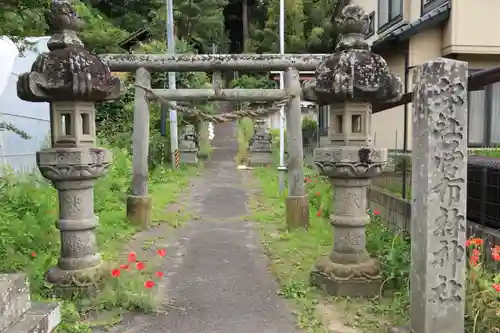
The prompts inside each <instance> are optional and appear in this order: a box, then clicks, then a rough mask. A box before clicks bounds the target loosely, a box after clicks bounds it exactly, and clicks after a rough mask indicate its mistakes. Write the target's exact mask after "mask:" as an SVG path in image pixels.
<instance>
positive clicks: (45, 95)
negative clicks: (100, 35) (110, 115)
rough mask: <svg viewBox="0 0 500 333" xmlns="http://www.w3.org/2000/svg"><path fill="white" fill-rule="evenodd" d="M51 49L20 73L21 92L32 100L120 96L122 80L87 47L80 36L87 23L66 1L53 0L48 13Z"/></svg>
mask: <svg viewBox="0 0 500 333" xmlns="http://www.w3.org/2000/svg"><path fill="white" fill-rule="evenodd" d="M46 20H47V24H48V25H49V27H50V29H51V31H52V37H51V38H50V40H49V41H48V43H47V46H48V48H49V50H50V52H48V53H44V54H40V55H39V56H38V58H37V59H36V61H35V62H34V63H33V66H32V67H31V72H29V73H24V74H22V75H21V76H19V79H18V81H17V95H18V96H19V98H20V99H22V100H25V101H29V102H61V101H80V102H99V101H104V100H109V99H115V98H117V97H119V96H120V93H121V82H120V79H118V78H116V77H114V76H112V75H111V71H110V69H109V67H108V66H107V65H106V64H105V63H103V62H102V60H101V59H100V58H99V57H98V56H96V55H93V54H91V53H90V52H89V51H87V50H86V49H85V48H84V45H83V43H82V41H81V40H80V39H79V38H78V36H77V35H76V33H77V31H79V30H80V29H81V28H82V26H83V24H82V21H81V20H80V19H79V18H78V17H77V15H76V12H75V10H74V8H73V7H72V5H71V4H70V3H69V2H68V1H66V0H59V1H58V0H53V1H52V6H51V10H50V12H49V13H48V14H47V15H46Z"/></svg>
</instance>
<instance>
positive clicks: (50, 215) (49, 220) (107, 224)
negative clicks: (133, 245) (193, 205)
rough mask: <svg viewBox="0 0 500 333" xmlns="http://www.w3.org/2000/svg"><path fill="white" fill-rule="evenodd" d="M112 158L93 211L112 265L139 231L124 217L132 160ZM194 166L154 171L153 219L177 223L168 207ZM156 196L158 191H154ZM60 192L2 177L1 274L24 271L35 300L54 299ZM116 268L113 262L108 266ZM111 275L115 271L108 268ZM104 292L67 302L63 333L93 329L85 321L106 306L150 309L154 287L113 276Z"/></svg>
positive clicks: (122, 154) (123, 155)
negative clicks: (49, 277)
mask: <svg viewBox="0 0 500 333" xmlns="http://www.w3.org/2000/svg"><path fill="white" fill-rule="evenodd" d="M113 152H114V162H113V165H112V167H111V169H110V170H109V172H108V174H107V175H106V176H105V177H104V178H103V179H101V180H99V181H98V182H97V183H96V187H95V195H94V198H95V213H96V215H97V216H99V222H100V224H99V227H98V229H97V237H98V244H99V247H100V251H101V255H102V256H103V259H105V260H106V261H107V262H108V263H110V264H111V265H112V263H113V262H115V261H117V260H119V256H120V253H121V252H122V251H123V249H124V248H123V247H124V245H125V243H126V242H127V241H128V240H129V238H130V237H131V236H132V235H133V234H134V233H135V232H136V231H137V230H136V228H134V226H132V225H131V224H130V223H129V222H128V221H126V219H125V204H124V202H125V198H126V195H127V193H128V188H129V186H130V181H131V178H130V174H131V160H130V156H129V154H128V153H127V152H126V151H125V150H123V149H113ZM194 173H195V169H183V170H181V171H178V172H176V171H171V170H169V169H166V168H163V167H158V168H157V169H156V170H154V172H153V173H152V174H151V178H150V182H149V183H150V187H151V192H152V193H153V201H154V212H155V213H154V218H155V219H156V220H157V221H161V220H166V222H168V223H170V224H171V225H173V226H175V225H177V224H178V223H179V222H178V220H177V218H182V217H180V216H179V217H177V216H172V215H169V216H167V215H166V205H168V204H169V203H171V202H173V201H175V200H176V199H177V197H178V195H179V194H180V193H181V192H182V191H183V190H184V189H185V188H186V186H187V183H188V181H189V177H190V176H192V175H193V174H194ZM155 194H156V195H155ZM56 195H57V193H56V191H55V189H54V188H53V187H52V186H51V184H50V183H49V182H48V181H46V180H45V179H43V178H41V177H40V176H37V175H34V174H32V175H24V176H22V177H21V176H19V175H15V174H12V173H6V174H4V175H3V176H2V177H0V199H1V200H2V202H3V203H4V204H3V205H2V207H1V208H0V256H1V257H2V258H3V260H2V261H1V262H0V273H11V272H19V271H22V272H26V273H27V274H28V275H29V277H30V286H31V291H32V295H33V297H34V299H38V300H43V299H46V298H50V297H51V294H52V292H51V286H50V285H49V284H47V283H46V282H45V280H44V273H45V272H46V271H47V269H48V268H49V267H51V266H54V265H56V264H57V259H58V257H59V254H60V246H59V231H58V230H57V229H56V227H55V221H56V219H57V216H58V215H57V209H58V205H57V197H56ZM110 267H112V266H110ZM109 277H111V270H110V272H109ZM102 288H103V289H102V292H101V293H99V295H98V296H97V297H95V298H92V299H86V298H76V299H74V300H73V301H71V302H69V301H68V302H64V303H63V319H62V325H61V326H60V328H59V331H58V332H59V333H80V332H81V333H83V332H89V326H88V325H85V324H83V323H82V322H81V319H82V318H83V317H85V315H86V314H88V313H91V312H93V311H100V310H104V309H110V308H113V309H117V310H126V309H130V310H131V309H138V308H139V309H144V310H150V309H151V308H152V304H151V302H150V300H151V297H149V296H148V294H150V293H151V292H152V291H149V290H147V289H145V288H144V281H142V280H138V279H134V278H131V279H129V280H127V281H126V283H125V284H120V285H117V284H116V281H114V280H112V279H111V280H110V281H108V282H107V283H105V284H104V285H103V287H102Z"/></svg>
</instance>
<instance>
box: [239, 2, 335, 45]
mask: <svg viewBox="0 0 500 333" xmlns="http://www.w3.org/2000/svg"><path fill="white" fill-rule="evenodd" d="M335 3H336V1H335V0H285V52H286V53H305V52H308V53H328V52H332V50H333V47H334V45H335V42H336V39H337V31H336V27H335V24H334V21H333V9H334V4H335ZM279 5H280V0H267V1H263V2H260V3H257V4H256V5H255V7H254V8H252V9H251V10H250V12H251V13H252V14H251V15H249V16H250V23H249V24H250V29H249V30H250V38H249V40H248V41H247V46H248V49H249V50H250V51H252V52H257V53H267V52H272V53H278V52H279Z"/></svg>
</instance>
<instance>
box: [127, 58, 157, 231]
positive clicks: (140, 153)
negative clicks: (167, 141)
mask: <svg viewBox="0 0 500 333" xmlns="http://www.w3.org/2000/svg"><path fill="white" fill-rule="evenodd" d="M135 82H136V84H137V85H141V86H145V87H150V85H151V74H150V73H149V72H148V71H147V70H146V69H144V68H139V69H138V70H137V71H136V74H135ZM146 94H147V92H146V91H145V90H144V89H142V88H139V87H136V88H135V96H134V126H133V136H132V140H133V142H132V153H133V155H132V194H131V195H129V196H128V197H127V218H128V219H129V220H130V221H131V222H132V223H134V224H135V225H137V226H140V227H141V228H147V227H148V226H149V224H150V222H151V197H150V196H149V195H148V155H149V102H148V98H147V95H146Z"/></svg>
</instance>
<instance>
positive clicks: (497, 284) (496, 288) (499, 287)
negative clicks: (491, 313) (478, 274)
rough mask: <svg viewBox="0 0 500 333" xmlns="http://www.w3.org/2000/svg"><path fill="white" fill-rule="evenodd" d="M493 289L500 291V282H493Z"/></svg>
mask: <svg viewBox="0 0 500 333" xmlns="http://www.w3.org/2000/svg"><path fill="white" fill-rule="evenodd" d="M493 289H495V290H496V291H498V292H500V283H495V284H493Z"/></svg>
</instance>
